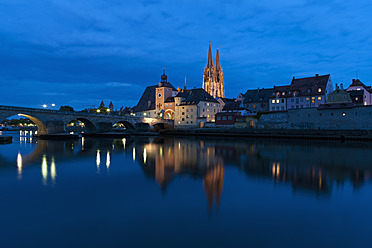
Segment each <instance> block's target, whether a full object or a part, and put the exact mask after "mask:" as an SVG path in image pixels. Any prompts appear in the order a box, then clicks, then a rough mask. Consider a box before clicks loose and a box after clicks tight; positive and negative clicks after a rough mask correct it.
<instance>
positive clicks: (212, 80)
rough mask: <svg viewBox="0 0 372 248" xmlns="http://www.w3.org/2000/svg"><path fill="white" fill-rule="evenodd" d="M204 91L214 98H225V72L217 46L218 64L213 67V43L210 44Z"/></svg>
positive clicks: (205, 69)
mask: <svg viewBox="0 0 372 248" xmlns="http://www.w3.org/2000/svg"><path fill="white" fill-rule="evenodd" d="M203 89H204V90H205V91H206V92H208V94H210V95H211V96H213V97H214V98H216V97H221V98H225V86H224V83H223V72H222V68H221V63H220V55H219V52H218V46H217V55H216V63H215V65H214V66H213V57H212V48H211V42H209V51H208V60H207V65H206V66H205V68H204V76H203Z"/></svg>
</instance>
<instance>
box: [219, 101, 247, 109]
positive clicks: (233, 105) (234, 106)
mask: <svg viewBox="0 0 372 248" xmlns="http://www.w3.org/2000/svg"><path fill="white" fill-rule="evenodd" d="M241 103H242V102H241V101H237V102H228V103H226V105H225V106H224V107H223V109H222V111H229V110H244V108H243V107H240V104H241Z"/></svg>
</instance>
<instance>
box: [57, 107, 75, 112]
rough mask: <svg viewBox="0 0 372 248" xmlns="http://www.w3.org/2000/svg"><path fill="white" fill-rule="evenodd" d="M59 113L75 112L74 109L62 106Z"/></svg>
mask: <svg viewBox="0 0 372 248" xmlns="http://www.w3.org/2000/svg"><path fill="white" fill-rule="evenodd" d="M59 111H65V112H74V108H73V107H70V106H61V107H60V108H59Z"/></svg>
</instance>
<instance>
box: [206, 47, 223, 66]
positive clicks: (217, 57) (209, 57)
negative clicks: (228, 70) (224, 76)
mask: <svg viewBox="0 0 372 248" xmlns="http://www.w3.org/2000/svg"><path fill="white" fill-rule="evenodd" d="M207 68H213V56H212V48H211V42H210V41H209V50H208V60H207ZM216 70H221V63H220V53H219V52H218V46H217V55H216Z"/></svg>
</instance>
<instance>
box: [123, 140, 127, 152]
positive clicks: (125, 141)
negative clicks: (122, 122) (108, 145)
mask: <svg viewBox="0 0 372 248" xmlns="http://www.w3.org/2000/svg"><path fill="white" fill-rule="evenodd" d="M122 141H123V147H124V149H125V145H126V143H127V140H126V139H125V138H124V139H122Z"/></svg>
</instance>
